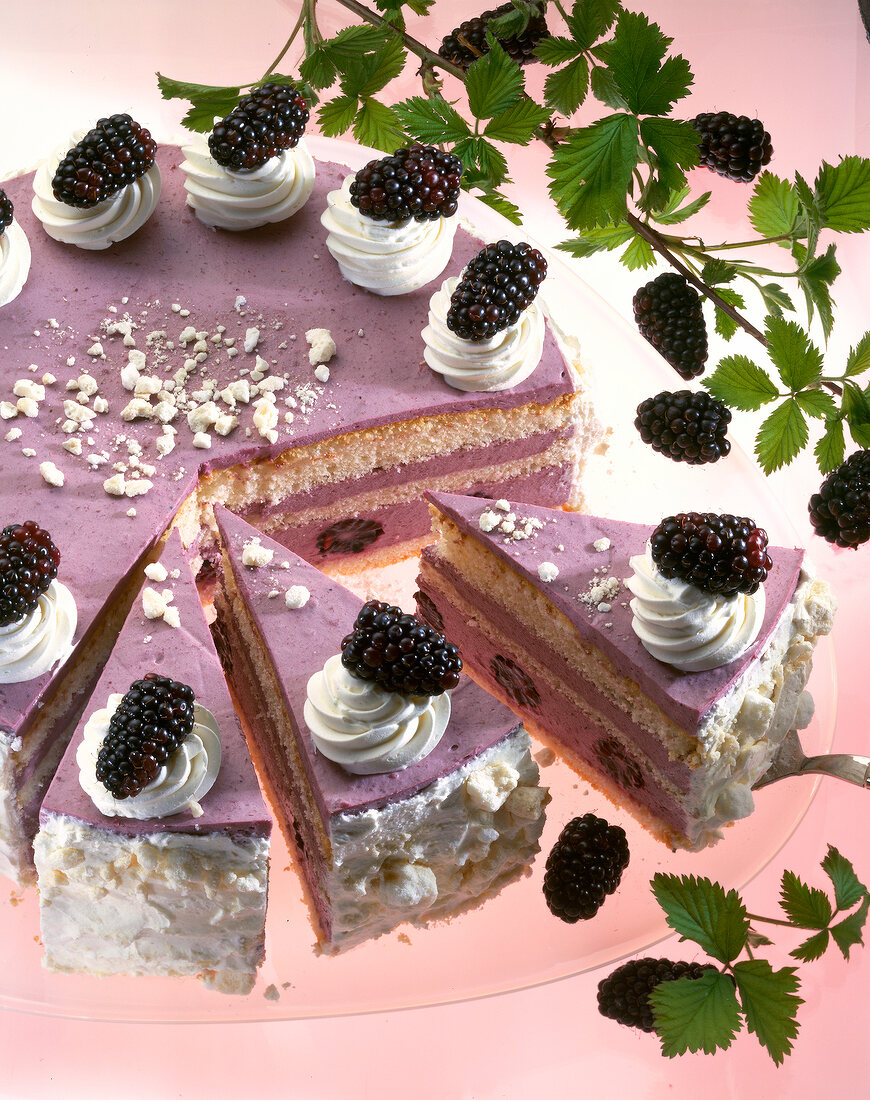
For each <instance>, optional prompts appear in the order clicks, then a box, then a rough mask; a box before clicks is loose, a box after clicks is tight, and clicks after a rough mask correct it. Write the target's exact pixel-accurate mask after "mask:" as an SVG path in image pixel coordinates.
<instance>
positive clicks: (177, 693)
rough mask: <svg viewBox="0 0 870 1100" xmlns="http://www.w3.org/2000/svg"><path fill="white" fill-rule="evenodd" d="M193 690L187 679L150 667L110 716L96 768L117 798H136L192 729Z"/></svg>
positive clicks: (101, 779) (104, 784)
mask: <svg viewBox="0 0 870 1100" xmlns="http://www.w3.org/2000/svg"><path fill="white" fill-rule="evenodd" d="M193 715H194V694H193V688H190V687H188V686H187V684H182V683H179V682H178V681H177V680H170V679H169V678H168V677H167V676H158V675H157V673H156V672H149V673H148V674H147V675H146V676H145V678H144V679H143V680H136V681H135V682H134V683H133V684H131V686H130V689H129V691H128V692H127V693H126V695H125V696H124V698H123V699H122V700H121V702H120V703H119V704H118V708H117V710H116V711H115V713H114V714H113V715H112V717H111V719H110V721H109V732H108V733H107V734H106V737H105V739H104V741H103V744H102V746H101V748H100V751H99V753H98V755H97V766H96V774H97V779H98V780H99V781H100V782H101V783H102V784H103V786H104V787H105V788H106V790H108V791H109V792H111V794H113V795H114V796H115V798H132V797H134V796H135V795H137V794H139V792H140V791H142V790H144V788H145V787H147V786H148V784H149V783H150V782H151V781H152V779H154V777H155V776H156V775H157V772H158V771H159V769H160V766H161V765H162V764H165V763H166V762H167V761H168V760H169V758H170V757H171V756H172V754H173V753H174V752H175V751H176V750H177V749H178V748H180V747H181V745H182V743H183V742H184V740H185V738H186V737H187V735H188V734H189V733H190V731H191V730H192V729H193Z"/></svg>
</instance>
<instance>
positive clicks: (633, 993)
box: [598, 958, 716, 1031]
mask: <svg viewBox="0 0 870 1100" xmlns="http://www.w3.org/2000/svg"><path fill="white" fill-rule="evenodd" d="M715 969H716V967H715V966H712V965H711V964H710V963H696V962H692V963H689V962H674V961H673V960H672V959H651V958H646V959H630V960H629V961H628V962H627V963H623V964H622V966H619V967H617V968H616V970H614V971H613V972H612V973H611V974H609V975H608V976H607V977H606V978H604V979H603V980H602V981H600V982H599V983H598V1011H599V1012H600V1013H601V1015H602V1016H607V1017H608V1019H610V1020H616V1021H617V1022H618V1023H620V1024H625V1025H626V1026H627V1027H636V1028H640V1030H641V1031H655V1029H656V1026H655V1018H654V1017H653V1010H652V1005H650V1003H649V995H650V993H652V991H653V990H654V989H655V988H656V986H657V985H661V983H662V982H674V981H676V980H677V979H678V978H690V979H691V980H692V981H695V980H697V979H698V978H700V977H701V976H702V975H703V974H704V972H705V971H707V970H715Z"/></svg>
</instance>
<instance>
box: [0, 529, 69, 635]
mask: <svg viewBox="0 0 870 1100" xmlns="http://www.w3.org/2000/svg"><path fill="white" fill-rule="evenodd" d="M58 565H60V551H59V550H58V548H57V547H56V546H55V545H54V543H53V542H52V541H51V536H50V535H49V534H48V532H47V531H43V530H42V528H41V527H38V526H37V525H36V523H34V521H33V520H32V519H30V520H27V522H26V523H12V524H10V525H9V526H8V527H4V528H3V533H2V534H0V627H2V626H11V625H12V623H17V622H18V621H19V619H23V618H24V616H25V615H29V614H30V613H31V611H33V610H35V608H36V607H37V605H38V604H39V597H40V596H41V595H42V593H43V592H45V591H46V589H47V588H48V586H49V585H50V584H51V582H52V581H53V580H54V578H55V577H56V576H57V567H58Z"/></svg>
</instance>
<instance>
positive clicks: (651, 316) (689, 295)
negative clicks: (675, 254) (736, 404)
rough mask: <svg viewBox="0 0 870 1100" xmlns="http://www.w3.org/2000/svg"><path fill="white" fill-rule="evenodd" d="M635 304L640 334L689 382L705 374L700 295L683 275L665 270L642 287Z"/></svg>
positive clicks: (633, 302) (704, 340)
mask: <svg viewBox="0 0 870 1100" xmlns="http://www.w3.org/2000/svg"><path fill="white" fill-rule="evenodd" d="M632 305H633V307H634V319H635V321H636V322H637V327H638V328H639V329H640V332H641V335H642V336H643V337H645V338H646V339H647V340H649V342H650V343H651V344H652V346H653V347H654V348H655V349H656V351H657V352H658V353H659V354H660V355H663V356H664V357H665V359H667V361H668V362H669V363H670V364H671V366H672V367H673V368H674V370H675V371H676V372H677V374H679V376H680V377H681V378H684V379H685V380H686V381H687V382H688V380H689V379H690V378H695V377H697V375H699V374H703V373H704V364H705V363H706V362H707V326H706V324H705V323H704V313H703V311H702V309H701V296H700V295H699V294H698V292H697V290H695V288H694V287H692V286H689V284H688V283H687V282H686V280H685V279H684V278H683V276H682V275H678V274H677V273H676V272H675V271H666V272H665V273H664V274H663V275H659V276H658V278H656V279H653V280H652V281H651V282H649V283H647V284H646V285H645V286H642V287H641V288H640V290H638V291H637V293H636V294H635V296H634V298H633V300H632Z"/></svg>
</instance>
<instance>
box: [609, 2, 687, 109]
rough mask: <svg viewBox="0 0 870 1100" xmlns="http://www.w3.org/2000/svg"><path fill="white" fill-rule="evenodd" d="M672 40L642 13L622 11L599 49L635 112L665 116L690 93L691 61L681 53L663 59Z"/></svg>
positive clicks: (617, 84) (621, 91)
mask: <svg viewBox="0 0 870 1100" xmlns="http://www.w3.org/2000/svg"><path fill="white" fill-rule="evenodd" d="M672 41H673V40H672V39H670V38H668V37H667V36H666V35H664V34H662V31H661V28H660V27H658V26H657V25H656V24H655V23H651V22H650V21H649V19H647V17H646V16H645V15H644V14H643V13H641V12H632V11H624V10H623V11H621V12H620V13H619V15H618V17H617V20H616V28H615V30H614V34H613V38H612V39H611V40H610V41H609V42H606V43H603V44H602V45H601V46H600V47H599V48H598V49H597V50H596V55H597V56H599V57H602V58H603V59H604V60H605V61H606V63H607V65H608V66H609V68H610V71H611V73H612V74H613V78H614V80H615V82H616V86H617V87H618V88H619V91H620V93H621V94H622V95H623V97H624V98H625V101H626V104H627V105H628V109H629V110H630V111H632V112H633V113H634V114H636V115H666V114H668V113H669V111H670V110H671V108H672V107H673V105H674V103H676V101H677V100H678V99H682V98H683V96H685V95H687V94H688V91H689V88H690V87H691V85H692V82H693V80H694V78H693V76H692V70H691V69H690V68H689V63H688V61H686V59H685V58H684V57H681V56H680V55H679V54H677V55H675V56H673V57H669V58H667V59H666V60H664V61H663V58H664V57H665V54H666V53H667V51H668V48H669V46H670V45H671V42H672ZM671 121H676V120H671Z"/></svg>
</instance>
